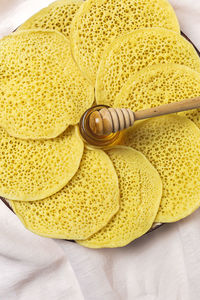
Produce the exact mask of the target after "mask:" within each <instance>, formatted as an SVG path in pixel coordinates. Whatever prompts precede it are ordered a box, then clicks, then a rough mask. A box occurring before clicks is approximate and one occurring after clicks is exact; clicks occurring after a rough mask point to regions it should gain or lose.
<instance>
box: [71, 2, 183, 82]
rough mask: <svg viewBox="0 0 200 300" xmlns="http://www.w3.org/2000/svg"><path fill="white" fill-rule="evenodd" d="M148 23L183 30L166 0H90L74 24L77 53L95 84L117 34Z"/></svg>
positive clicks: (84, 69)
mask: <svg viewBox="0 0 200 300" xmlns="http://www.w3.org/2000/svg"><path fill="white" fill-rule="evenodd" d="M147 27H162V28H166V29H170V30H174V31H175V32H177V33H179V32H180V29H179V24H178V21H177V18H176V15H175V13H174V11H173V9H172V7H171V5H170V4H169V3H168V2H167V1H166V0H151V1H149V0H143V1H141V0H115V1H110V0H87V1H85V2H84V4H83V5H82V6H81V8H80V9H79V10H78V11H77V13H76V14H75V17H74V19H73V21H72V24H71V34H70V40H71V47H72V53H73V56H74V58H75V60H76V62H77V64H78V65H79V67H80V69H81V71H82V72H83V74H84V75H85V76H86V78H87V79H88V80H89V81H90V82H91V84H93V85H95V81H96V74H97V70H98V67H99V63H100V60H101V57H102V54H103V52H104V50H105V48H106V46H107V45H108V44H110V43H111V42H112V41H113V40H114V39H115V38H116V37H118V36H121V35H124V34H127V33H129V32H131V31H134V30H136V29H140V28H147Z"/></svg>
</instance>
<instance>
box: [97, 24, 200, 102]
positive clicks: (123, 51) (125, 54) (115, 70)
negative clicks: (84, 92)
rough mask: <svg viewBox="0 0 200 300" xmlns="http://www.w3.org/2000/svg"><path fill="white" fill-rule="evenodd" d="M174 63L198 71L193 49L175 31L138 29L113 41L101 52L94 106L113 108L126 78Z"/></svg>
mask: <svg viewBox="0 0 200 300" xmlns="http://www.w3.org/2000/svg"><path fill="white" fill-rule="evenodd" d="M168 63H175V64H180V65H185V66H188V67H190V68H191V69H194V70H195V71H197V72H200V59H199V57H198V55H197V53H196V51H195V49H194V47H193V46H192V45H191V44H190V43H189V42H188V41H187V40H186V39H185V38H183V37H182V36H180V35H179V34H177V33H176V32H173V31H169V30H166V29H162V28H153V29H141V30H137V31H135V32H132V33H130V34H127V35H126V36H123V37H120V38H118V39H116V40H115V41H114V42H113V43H112V44H111V45H110V46H109V47H108V48H107V49H106V50H105V52H104V55H103V58H102V60H101V63H100V66H99V70H98V74H97V81H96V100H97V103H98V104H106V105H109V106H113V104H114V101H115V98H116V96H117V94H118V93H119V92H120V90H121V88H122V87H123V85H124V84H125V83H126V82H127V80H128V79H129V77H130V76H132V75H133V74H136V73H137V72H138V71H140V70H141V69H143V68H145V67H147V66H150V65H157V64H168Z"/></svg>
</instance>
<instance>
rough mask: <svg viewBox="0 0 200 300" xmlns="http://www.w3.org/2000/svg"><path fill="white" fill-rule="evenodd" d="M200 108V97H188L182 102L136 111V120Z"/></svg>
mask: <svg viewBox="0 0 200 300" xmlns="http://www.w3.org/2000/svg"><path fill="white" fill-rule="evenodd" d="M195 108H200V97H197V98H193V99H186V100H183V101H181V102H175V103H170V104H164V105H161V106H158V107H154V108H148V109H144V110H140V111H137V112H134V116H135V120H143V119H148V118H153V117H158V116H163V115H168V114H173V113H177V112H181V111H186V110H190V109H195Z"/></svg>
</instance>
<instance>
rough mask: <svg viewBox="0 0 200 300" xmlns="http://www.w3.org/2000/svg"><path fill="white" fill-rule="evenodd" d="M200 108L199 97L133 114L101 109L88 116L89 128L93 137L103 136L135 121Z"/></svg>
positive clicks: (122, 109) (113, 109)
mask: <svg viewBox="0 0 200 300" xmlns="http://www.w3.org/2000/svg"><path fill="white" fill-rule="evenodd" d="M196 108H200V97H197V98H193V99H186V100H183V101H181V102H175V103H170V104H164V105H161V106H158V107H153V108H149V109H145V110H140V111H137V112H133V111H132V110H130V109H129V108H128V109H126V108H102V109H100V110H96V111H93V112H92V113H91V114H90V116H89V127H90V129H91V131H92V133H94V134H95V135H98V136H103V135H109V134H111V133H115V132H118V131H121V130H123V129H126V128H129V127H131V126H133V124H134V122H135V121H137V120H143V119H148V118H153V117H158V116H163V115H167V114H172V113H177V112H181V111H187V110H191V109H196Z"/></svg>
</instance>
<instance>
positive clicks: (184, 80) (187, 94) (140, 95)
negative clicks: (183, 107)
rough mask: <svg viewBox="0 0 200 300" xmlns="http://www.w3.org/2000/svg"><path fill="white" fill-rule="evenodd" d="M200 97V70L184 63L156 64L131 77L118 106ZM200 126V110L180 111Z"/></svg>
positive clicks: (143, 105) (137, 106)
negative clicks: (195, 69) (183, 64)
mask: <svg viewBox="0 0 200 300" xmlns="http://www.w3.org/2000/svg"><path fill="white" fill-rule="evenodd" d="M199 96H200V73H198V72H196V71H194V70H192V69H190V68H188V67H186V66H181V65H176V64H168V65H167V64H166V65H155V66H154V65H153V66H149V67H147V68H144V69H142V70H141V71H140V72H138V73H136V74H134V75H133V76H131V77H130V78H129V79H128V81H127V82H126V83H125V84H124V86H123V88H122V89H121V91H120V92H119V94H118V95H117V97H116V99H115V102H114V106H115V107H120V108H121V107H122V108H123V107H128V108H130V109H131V110H133V111H138V110H142V109H147V108H151V107H156V106H159V105H162V104H168V103H172V102H179V101H182V100H184V99H190V98H195V97H199ZM179 115H185V116H187V117H188V118H189V119H190V120H192V121H193V122H194V123H195V124H196V125H197V126H198V127H199V128H200V112H199V110H198V109H196V110H191V111H187V112H183V113H180V114H179Z"/></svg>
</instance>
